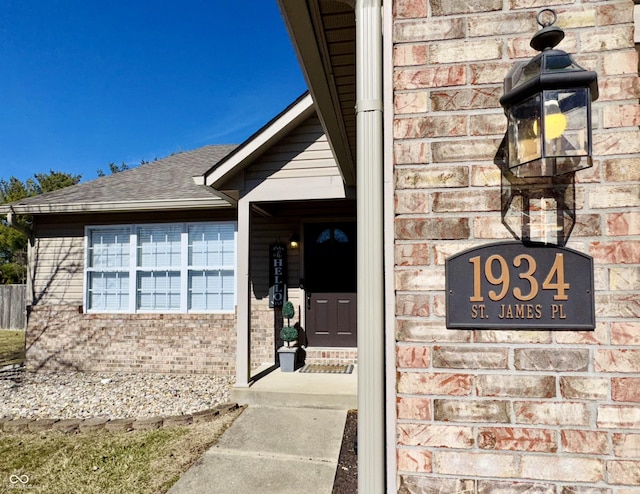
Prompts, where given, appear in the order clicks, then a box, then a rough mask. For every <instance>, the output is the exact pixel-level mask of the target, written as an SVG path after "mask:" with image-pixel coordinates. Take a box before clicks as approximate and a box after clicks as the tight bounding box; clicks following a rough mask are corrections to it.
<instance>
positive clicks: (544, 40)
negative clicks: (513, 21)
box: [529, 9, 564, 51]
mask: <svg viewBox="0 0 640 494" xmlns="http://www.w3.org/2000/svg"><path fill="white" fill-rule="evenodd" d="M545 14H551V17H552V20H551V21H543V18H544V17H545ZM557 19H558V15H557V14H556V12H555V10H552V9H542V10H541V11H540V12H538V16H537V18H536V20H537V21H538V24H539V25H540V26H542V29H540V30H539V31H538V32H537V33H536V34H534V35H533V38H531V42H530V43H529V44H530V45H531V48H533V49H534V50H537V51H544V50H549V49H551V48H553V47H555V46H556V45H557V44H558V43H560V41H562V40H563V39H564V31H563V30H562V29H560V28H559V27H556V26H554V24H555V22H556V20H557Z"/></svg>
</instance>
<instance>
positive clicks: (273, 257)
mask: <svg viewBox="0 0 640 494" xmlns="http://www.w3.org/2000/svg"><path fill="white" fill-rule="evenodd" d="M286 280H287V246H286V245H284V244H282V243H280V242H276V243H273V244H271V245H270V246H269V307H270V308H274V307H282V306H283V304H284V300H285V295H286V291H287V284H286Z"/></svg>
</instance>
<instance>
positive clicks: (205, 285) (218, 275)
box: [189, 270, 235, 311]
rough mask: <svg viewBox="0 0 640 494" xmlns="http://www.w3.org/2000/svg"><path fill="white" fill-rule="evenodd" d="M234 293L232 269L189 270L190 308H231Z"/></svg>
mask: <svg viewBox="0 0 640 494" xmlns="http://www.w3.org/2000/svg"><path fill="white" fill-rule="evenodd" d="M234 293H235V279H234V272H233V270H216V271H191V272H189V309H190V310H224V311H228V310H233V309H234V302H235V297H234Z"/></svg>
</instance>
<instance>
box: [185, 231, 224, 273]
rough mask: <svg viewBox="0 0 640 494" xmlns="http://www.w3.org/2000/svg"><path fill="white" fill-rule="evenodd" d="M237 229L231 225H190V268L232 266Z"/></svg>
mask: <svg viewBox="0 0 640 494" xmlns="http://www.w3.org/2000/svg"><path fill="white" fill-rule="evenodd" d="M234 237H235V229H234V226H233V224H231V223H222V224H199V225H189V266H201V267H220V266H225V265H228V266H232V265H233V264H234V261H235V238H234Z"/></svg>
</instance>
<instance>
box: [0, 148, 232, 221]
mask: <svg viewBox="0 0 640 494" xmlns="http://www.w3.org/2000/svg"><path fill="white" fill-rule="evenodd" d="M236 147H237V146H236V145H213V146H205V147H202V148H199V149H195V150H193V151H187V152H183V153H178V154H174V155H172V156H169V157H167V158H164V159H161V160H158V161H154V162H151V163H146V164H144V165H140V166H138V167H136V168H132V169H130V170H125V171H122V172H118V173H114V174H111V175H107V176H104V177H100V178H97V179H95V180H91V181H89V182H84V183H81V184H78V185H74V186H71V187H67V188H64V189H60V190H56V191H53V192H49V193H47V194H42V195H38V196H34V197H29V198H26V199H22V200H20V201H16V202H14V203H12V204H10V205H6V204H5V205H0V212H8V210H9V206H11V209H13V211H14V212H16V213H24V214H38V213H48V212H50V213H54V212H82V211H96V210H100V211H125V210H133V209H138V210H140V209H162V208H164V209H168V208H178V207H179V208H190V207H219V206H229V203H228V202H226V201H224V200H223V199H221V198H220V197H218V196H217V195H216V194H215V193H214V191H213V190H212V189H211V188H210V187H207V186H204V185H196V183H195V182H194V180H193V177H194V176H201V175H203V174H204V173H205V172H206V171H207V170H209V169H211V167H213V166H215V165H216V163H218V162H219V161H220V160H221V159H222V158H224V157H225V156H226V155H227V154H229V153H230V152H231V151H233V150H234V149H235V148H236Z"/></svg>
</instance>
